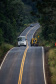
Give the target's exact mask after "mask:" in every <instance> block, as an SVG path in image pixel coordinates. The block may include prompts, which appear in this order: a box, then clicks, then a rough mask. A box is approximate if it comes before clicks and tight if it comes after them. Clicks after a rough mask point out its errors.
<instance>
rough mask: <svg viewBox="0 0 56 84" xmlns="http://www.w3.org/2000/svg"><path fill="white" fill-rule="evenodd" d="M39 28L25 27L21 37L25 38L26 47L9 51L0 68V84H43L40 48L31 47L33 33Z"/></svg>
mask: <svg viewBox="0 0 56 84" xmlns="http://www.w3.org/2000/svg"><path fill="white" fill-rule="evenodd" d="M39 27H40V25H39V23H36V24H34V27H27V28H26V29H25V30H24V31H23V32H22V33H21V35H23V36H26V37H27V46H26V47H24V46H21V47H14V48H13V49H11V50H10V51H9V52H8V54H7V55H6V58H5V59H4V62H3V63H2V64H1V66H0V84H45V81H44V74H43V59H42V47H31V46H30V41H31V38H32V37H33V34H34V32H35V31H36V30H37V29H38V28H39Z"/></svg>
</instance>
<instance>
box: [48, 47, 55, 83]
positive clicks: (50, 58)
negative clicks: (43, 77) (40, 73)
mask: <svg viewBox="0 0 56 84" xmlns="http://www.w3.org/2000/svg"><path fill="white" fill-rule="evenodd" d="M48 64H49V69H50V72H51V81H52V84H56V48H51V49H50V50H49V56H48Z"/></svg>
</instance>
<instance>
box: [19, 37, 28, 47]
mask: <svg viewBox="0 0 56 84" xmlns="http://www.w3.org/2000/svg"><path fill="white" fill-rule="evenodd" d="M26 45H27V43H26V37H25V36H19V37H18V46H26Z"/></svg>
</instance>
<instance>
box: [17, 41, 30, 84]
mask: <svg viewBox="0 0 56 84" xmlns="http://www.w3.org/2000/svg"><path fill="white" fill-rule="evenodd" d="M28 48H29V46H28V42H27V47H26V49H25V51H24V55H23V58H22V62H21V68H20V73H19V80H18V84H21V82H22V75H23V68H24V63H25V58H26V53H27V50H28Z"/></svg>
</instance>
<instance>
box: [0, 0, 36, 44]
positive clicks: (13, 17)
mask: <svg viewBox="0 0 56 84" xmlns="http://www.w3.org/2000/svg"><path fill="white" fill-rule="evenodd" d="M26 1H27V0H26ZM31 3H34V2H31ZM31 11H33V7H32V6H31V4H30V5H28V3H24V2H23V1H22V0H0V45H1V44H3V43H4V42H5V43H10V44H12V45H15V41H16V39H17V36H18V35H19V34H20V33H21V32H22V31H23V30H24V29H25V28H26V26H27V24H29V23H32V22H35V21H36V20H37V19H36V16H32V15H31Z"/></svg>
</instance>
